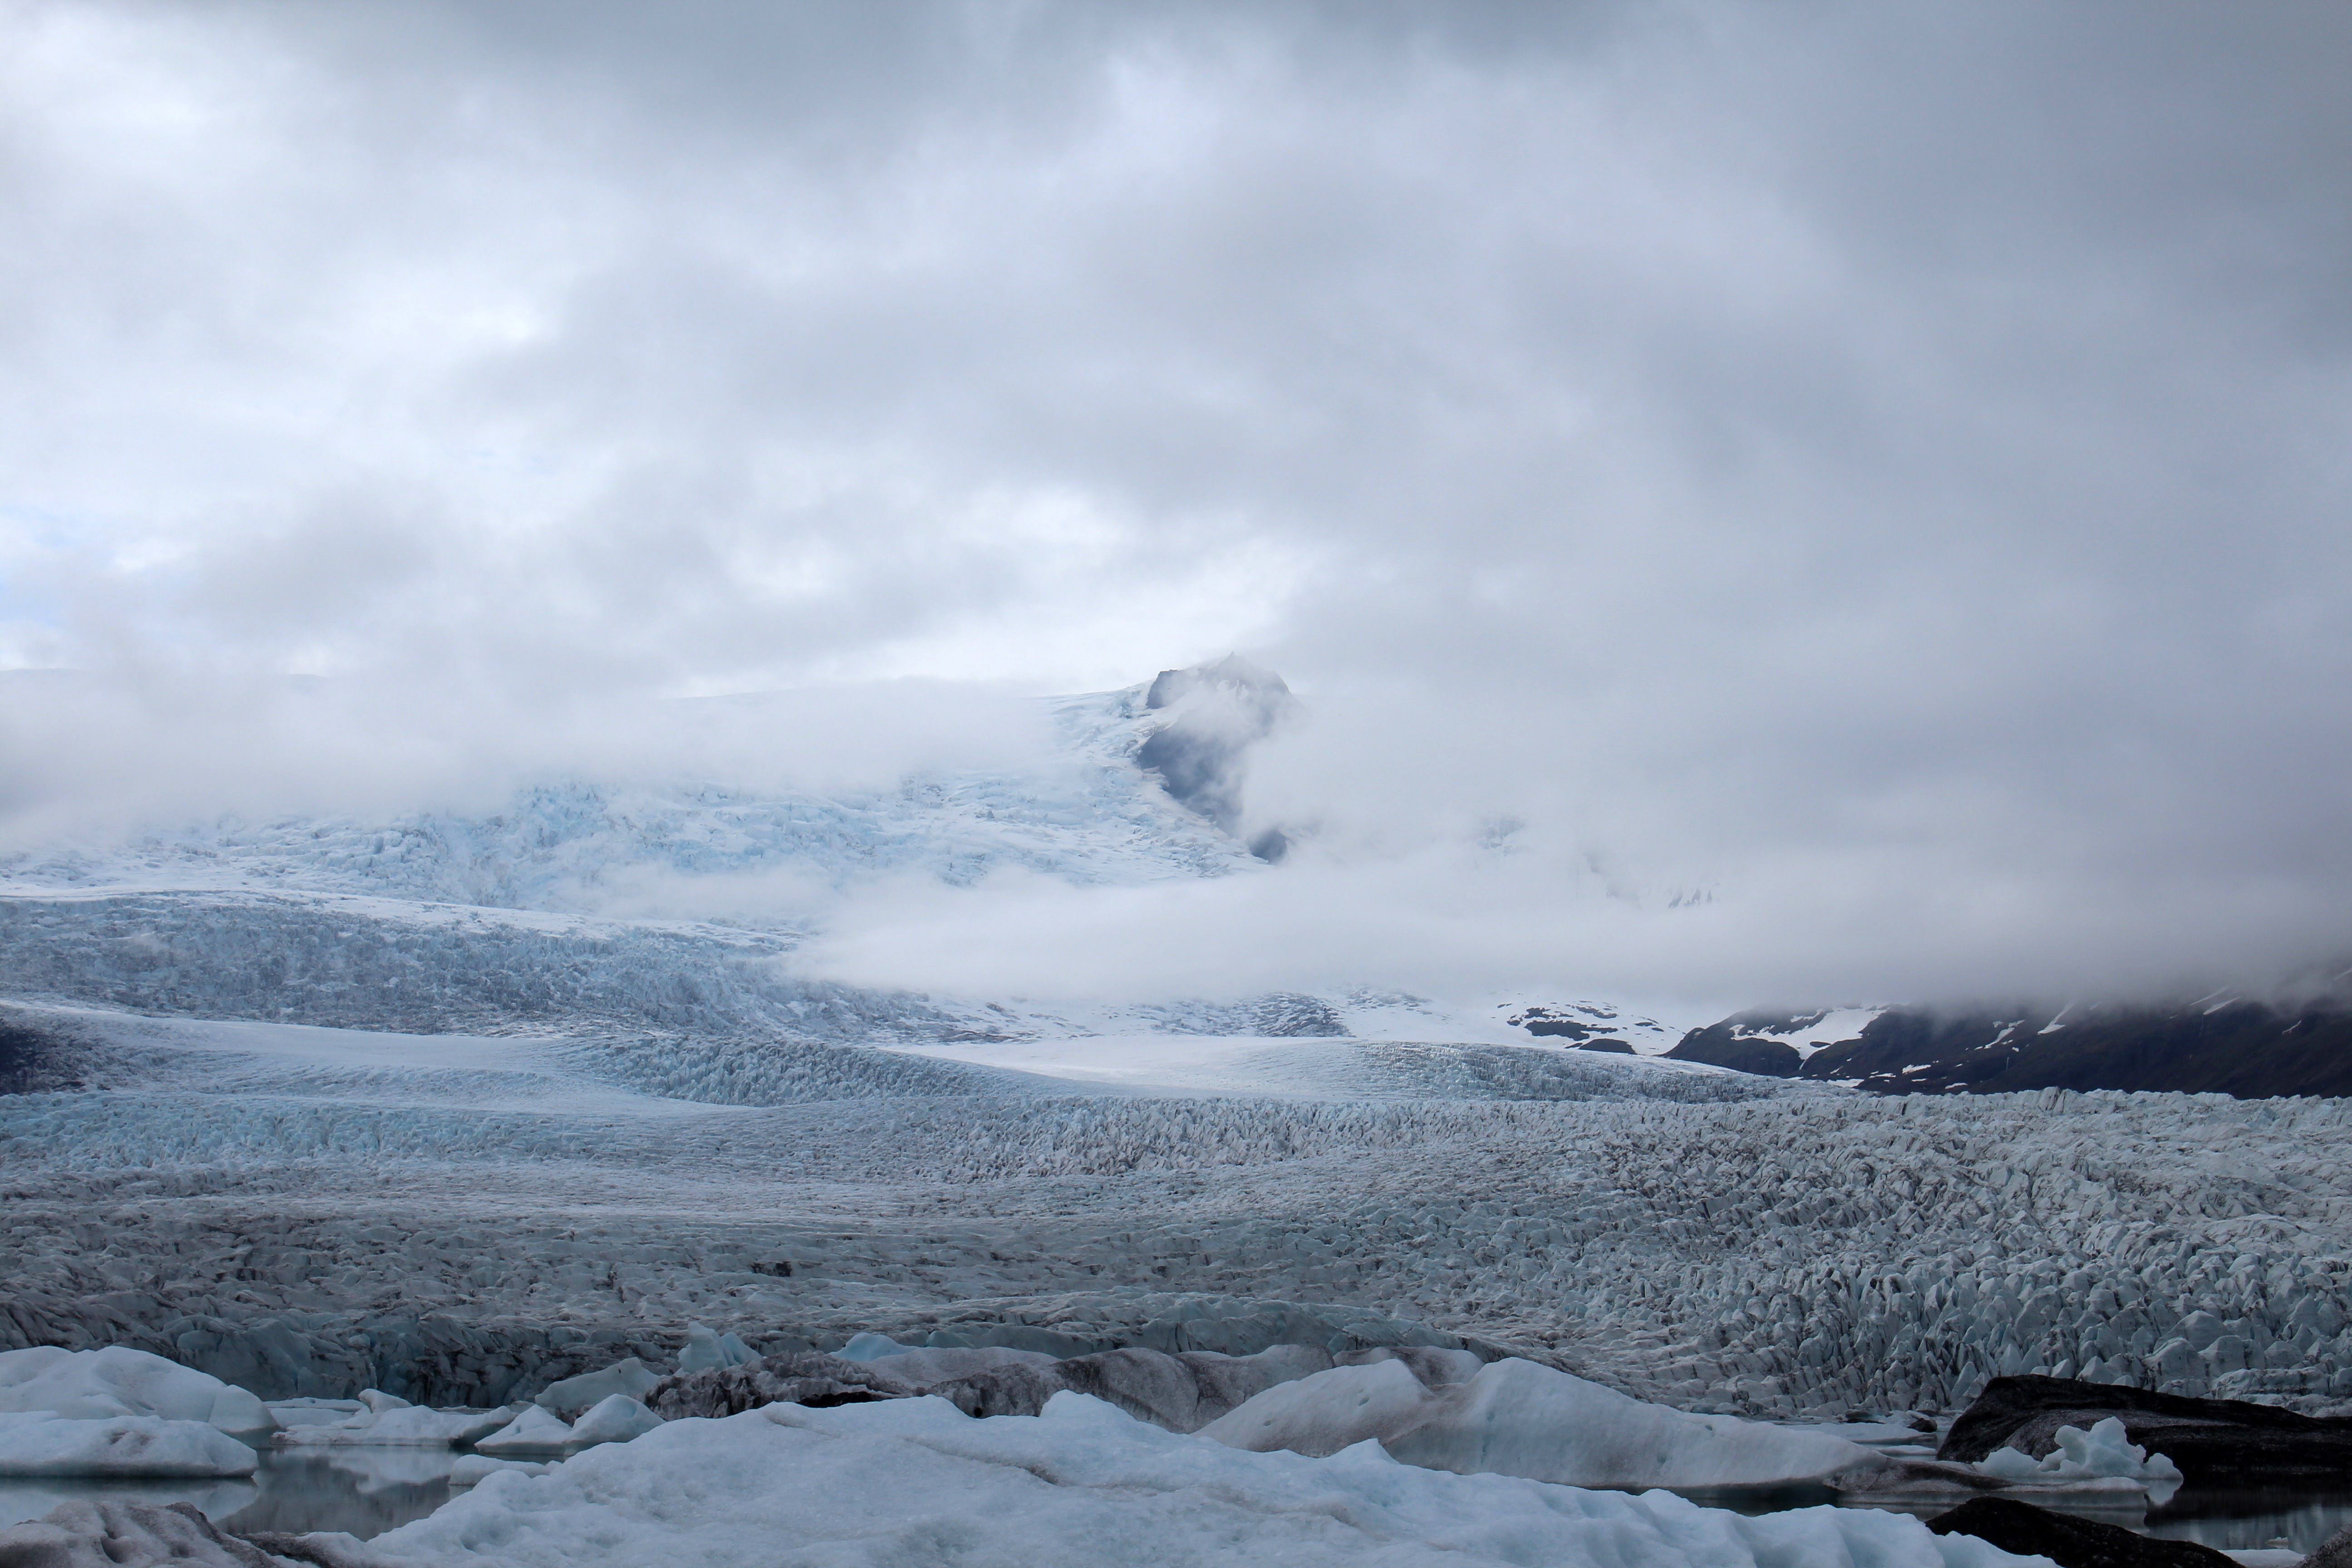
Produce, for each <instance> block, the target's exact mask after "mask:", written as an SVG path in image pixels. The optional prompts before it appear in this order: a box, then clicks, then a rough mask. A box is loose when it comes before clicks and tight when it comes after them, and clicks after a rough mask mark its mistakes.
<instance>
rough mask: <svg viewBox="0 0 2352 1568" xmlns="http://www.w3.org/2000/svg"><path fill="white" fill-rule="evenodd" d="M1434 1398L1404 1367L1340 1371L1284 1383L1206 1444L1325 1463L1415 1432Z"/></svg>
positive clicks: (1210, 1431) (1233, 1415)
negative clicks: (1284, 1452)
mask: <svg viewBox="0 0 2352 1568" xmlns="http://www.w3.org/2000/svg"><path fill="white" fill-rule="evenodd" d="M1428 1406H1429V1390H1428V1389H1426V1388H1424V1387H1423V1386H1422V1382H1421V1379H1419V1378H1417V1377H1415V1376H1413V1375H1412V1370H1411V1369H1410V1368H1408V1367H1407V1366H1406V1365H1405V1364H1404V1363H1402V1362H1401V1361H1380V1362H1373V1363H1370V1365H1367V1366H1336V1367H1333V1368H1332V1369H1331V1370H1330V1371H1328V1372H1318V1373H1313V1374H1312V1375H1310V1376H1307V1377H1302V1378H1300V1379H1298V1380H1297V1382H1295V1383H1278V1384H1275V1385H1274V1386H1273V1387H1272V1388H1269V1389H1267V1390H1266V1391H1265V1393H1263V1394H1255V1395H1253V1396H1252V1397H1250V1398H1249V1399H1247V1400H1244V1402H1243V1403H1242V1404H1241V1405H1237V1406H1236V1407H1234V1409H1233V1410H1231V1411H1229V1412H1228V1413H1226V1414H1225V1415H1221V1416H1219V1417H1218V1418H1217V1419H1216V1420H1214V1421H1212V1422H1210V1423H1209V1424H1208V1425H1207V1426H1203V1427H1202V1428H1201V1436H1203V1437H1213V1438H1215V1439H1216V1440H1217V1441H1218V1442H1220V1443H1223V1444H1226V1445H1228V1446H1229V1447H1235V1448H1247V1449H1249V1450H1250V1451H1252V1452H1253V1453H1259V1454H1264V1453H1270V1452H1272V1451H1273V1450H1275V1449H1276V1448H1286V1449H1288V1450H1289V1451H1290V1452H1292V1453H1294V1454H1312V1455H1315V1456H1317V1457H1318V1458H1319V1457H1320V1456H1322V1455H1325V1454H1336V1453H1338V1452H1339V1450H1340V1449H1342V1448H1352V1447H1355V1446H1356V1445H1357V1444H1359V1443H1361V1442H1364V1441H1366V1440H1367V1439H1375V1440H1376V1439H1379V1438H1381V1437H1387V1436H1394V1435H1395V1434H1397V1433H1399V1432H1402V1431H1404V1430H1406V1429H1407V1428H1409V1427H1411V1426H1414V1425H1416V1424H1417V1423H1418V1422H1419V1421H1420V1419H1421V1417H1422V1416H1423V1414H1424V1413H1425V1412H1426V1411H1427V1409H1428Z"/></svg>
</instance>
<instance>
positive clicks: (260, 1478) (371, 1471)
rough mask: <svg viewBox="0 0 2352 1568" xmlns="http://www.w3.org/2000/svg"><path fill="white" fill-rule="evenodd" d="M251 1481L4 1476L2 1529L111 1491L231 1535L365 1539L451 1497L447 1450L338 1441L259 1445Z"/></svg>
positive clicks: (451, 1461) (452, 1460)
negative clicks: (185, 1511)
mask: <svg viewBox="0 0 2352 1568" xmlns="http://www.w3.org/2000/svg"><path fill="white" fill-rule="evenodd" d="M260 1455H261V1468H259V1469H258V1470H257V1471H256V1472H255V1473H254V1476H253V1479H251V1480H249V1481H247V1480H228V1481H223V1480H186V1481H96V1480H92V1481H72V1480H39V1481H22V1480H8V1481H0V1528H5V1527H6V1526H8V1525H11V1524H17V1523H21V1522H22V1521H25V1520H28V1519H38V1518H40V1517H41V1516H42V1515H43V1514H45V1513H47V1512H48V1511H49V1510H51V1509H53V1508H56V1507H57V1506H58V1504H59V1503H63V1502H71V1501H74V1500H79V1499H88V1498H109V1499H116V1500H121V1501H126V1502H148V1503H174V1502H192V1503H194V1504H195V1505H196V1507H197V1508H199V1509H200V1510H203V1511H204V1514H205V1518H207V1519H209V1520H211V1521H213V1522H214V1523H215V1524H217V1525H219V1526H220V1527H221V1528H222V1529H224V1530H226V1531H232V1532H236V1533H242V1532H245V1531H256V1530H285V1531H307V1530H343V1531H350V1532H351V1533H352V1534H353V1535H356V1536H358V1537H359V1538H360V1539H362V1541H364V1540H366V1539H367V1538H369V1537H370V1536H373V1535H380V1534H382V1533H383V1531H387V1530H391V1529H394V1528H395V1527H397V1526H399V1525H403V1524H406V1523H407V1522H408V1521H411V1520H415V1519H423V1518H424V1517H425V1515H426V1514H428V1513H431V1512H432V1511H433V1510H435V1509H436V1508H439V1507H440V1506H441V1505H442V1504H443V1503H445V1502H447V1501H448V1500H449V1470H450V1468H451V1467H452V1466H454V1465H455V1464H457V1458H458V1456H457V1453H456V1452H455V1451H454V1450H452V1449H448V1448H424V1447H338V1448H336V1449H335V1450H333V1451H331V1452H327V1453H321V1452H320V1451H319V1450H317V1449H311V1450H310V1451H308V1452H302V1451H289V1450H286V1449H282V1448H263V1449H261V1450H260Z"/></svg>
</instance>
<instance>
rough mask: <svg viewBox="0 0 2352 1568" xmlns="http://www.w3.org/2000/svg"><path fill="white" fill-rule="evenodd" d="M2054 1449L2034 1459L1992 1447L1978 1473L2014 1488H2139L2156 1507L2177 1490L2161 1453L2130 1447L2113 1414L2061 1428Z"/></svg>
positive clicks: (2176, 1472) (2175, 1470)
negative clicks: (2118, 1485)
mask: <svg viewBox="0 0 2352 1568" xmlns="http://www.w3.org/2000/svg"><path fill="white" fill-rule="evenodd" d="M2056 1436H2057V1439H2058V1446H2057V1447H2055V1448H2053V1449H2052V1450H2051V1451H2050V1452H2049V1453H2048V1454H2046V1455H2044V1456H2043V1457H2042V1458H2039V1459H2037V1458H2033V1457H2032V1455H2031V1454H2027V1453H2024V1452H2022V1451H2021V1450H2019V1449H2016V1448H1996V1449H1995V1450H1993V1452H1991V1453H1990V1454H1988V1455H1987V1456H1985V1457H1984V1458H1981V1459H1979V1460H1978V1461H1977V1465H1976V1468H1977V1469H1978V1471H1979V1473H1980V1474H1983V1475H1988V1476H1990V1477H1993V1478H1994V1479H1998V1480H2004V1481H2009V1482H2011V1483H2013V1484H2016V1485H2021V1486H2029V1487H2039V1488H2054V1487H2064V1488H2069V1489H2081V1488H2086V1487H2088V1488H2095V1487H2097V1486H2099V1485H2100V1483H2102V1482H2106V1483H2117V1482H2119V1483H2122V1484H2124V1485H2126V1486H2129V1487H2132V1488H2134V1489H2142V1488H2144V1489H2146V1490H2147V1500H2148V1501H2150V1502H2152V1503H2154V1504H2155V1505H2156V1506H2157V1507H2158V1508H2162V1507H2163V1506H2164V1505H2165V1504H2166V1503H2168V1502H2170V1501H2171V1500H2172V1494H2173V1493H2175V1492H2177V1491H2179V1489H2180V1481H2181V1476H2180V1468H2179V1466H2177V1465H2175V1464H2174V1463H2173V1462H2172V1461H2171V1460H2170V1459H2168V1458H2166V1457H2165V1456H2164V1455H2162V1454H2150V1453H2149V1452H2148V1451H2147V1449H2145V1448H2143V1447H2140V1446H2139V1445H2138V1444H2137V1443H2134V1442H2133V1441H2132V1440H2131V1439H2130V1437H2129V1436H2127V1435H2126V1432H2125V1430H2124V1424H2123V1421H2122V1419H2121V1417H2119V1416H2114V1415H2110V1416H2108V1417H2107V1418H2106V1419H2105V1420H2104V1421H2097V1422H2094V1423H2092V1426H2091V1428H2090V1430H2089V1431H2087V1432H2086V1431H2084V1429H2083V1428H2082V1427H2080V1426H2061V1427H2059V1428H2058V1431H2057V1433H2056Z"/></svg>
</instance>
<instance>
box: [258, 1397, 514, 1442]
mask: <svg viewBox="0 0 2352 1568" xmlns="http://www.w3.org/2000/svg"><path fill="white" fill-rule="evenodd" d="M514 1414H515V1413H514V1412H513V1411H512V1410H430V1409H427V1408H425V1406H423V1405H409V1404H406V1403H403V1404H401V1405H396V1406H392V1407H388V1408H386V1409H385V1410H383V1412H382V1413H381V1414H379V1413H377V1412H375V1411H373V1410H362V1411H360V1412H359V1413H358V1414H356V1415H349V1416H346V1417H345V1418H344V1419H342V1420H341V1421H338V1422H334V1423H332V1424H331V1425H318V1424H309V1425H303V1426H295V1427H292V1428H290V1429H289V1430H287V1431H284V1432H280V1433H279V1434H278V1445H279V1447H298V1448H302V1447H321V1446H326V1447H333V1446H336V1445H350V1444H377V1445H383V1446H387V1447H431V1448H447V1447H455V1446H456V1445H457V1444H459V1443H470V1442H473V1441H474V1440H475V1439H476V1438H478V1437H487V1436H489V1435H490V1434H491V1433H493V1432H496V1431H498V1430H499V1428H500V1427H502V1426H506V1425H507V1424H508V1422H509V1421H510V1420H512V1419H513V1417H514Z"/></svg>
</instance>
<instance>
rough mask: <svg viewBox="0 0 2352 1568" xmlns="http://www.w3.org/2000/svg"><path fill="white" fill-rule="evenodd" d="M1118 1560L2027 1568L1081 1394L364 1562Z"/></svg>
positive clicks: (601, 1453)
mask: <svg viewBox="0 0 2352 1568" xmlns="http://www.w3.org/2000/svg"><path fill="white" fill-rule="evenodd" d="M1107 1542H1118V1543H1132V1549H1131V1550H1130V1551H1129V1552H1121V1553H1116V1554H1118V1555H1119V1556H1120V1557H1121V1560H1129V1559H1131V1560H1133V1561H1136V1562H1141V1561H1144V1560H1146V1559H1147V1558H1149V1560H1150V1561H1152V1562H1155V1563H1169V1564H1178V1563H1182V1564H1190V1565H1200V1568H1208V1565H1212V1564H1218V1565H1223V1564H1230V1565H1233V1568H1244V1565H1255V1564H1260V1563H1275V1562H1279V1563H1284V1564H1286V1565H1287V1568H1418V1565H1420V1564H1424V1563H1433V1562H1440V1561H1443V1562H1445V1563H1454V1564H1459V1565H1460V1568H1498V1565H1500V1564H1503V1563H1511V1564H1516V1565H1518V1568H1699V1565H1701V1564H1704V1565H1706V1568H1756V1565H1757V1564H1759V1563H1774V1564H1786V1563H1848V1564H1852V1565H1853V1568H2024V1565H2025V1564H2027V1563H2031V1562H2032V1561H2035V1560H2032V1559H2021V1558H2017V1557H2013V1556H2011V1555H2010V1554H2008V1553H2005V1552H2000V1550H1999V1549H1997V1548H1995V1547H1993V1546H1991V1545H1990V1544H1989V1543H1988V1542H1982V1541H1979V1540H1977V1539H1975V1538H1974V1537H1969V1536H1952V1537H1937V1536H1935V1535H1933V1534H1931V1533H1930V1532H1929V1531H1928V1530H1927V1526H1926V1525H1925V1524H1923V1523H1921V1522H1920V1521H1918V1520H1916V1519H1914V1518H1911V1517H1909V1516H1907V1515H1903V1514H1897V1513H1893V1512H1885V1511H1880V1510H1869V1509H1831V1508H1812V1509H1799V1510H1791V1511H1788V1512H1783V1513H1776V1514H1769V1515H1766V1516H1763V1517H1760V1518H1745V1517H1742V1516H1740V1515H1738V1514H1734V1513H1731V1512H1728V1511H1727V1510H1714V1509H1704V1508H1700V1507H1698V1506H1697V1505H1696V1504H1694V1503H1690V1502H1687V1501H1685V1500H1683V1499H1680V1498H1677V1497H1675V1496H1673V1495H1671V1494H1669V1493H1664V1492H1653V1493H1649V1494H1645V1495H1643V1496H1627V1495H1622V1494H1619V1493H1613V1492H1592V1491H1582V1490H1578V1489H1573V1488H1569V1487H1560V1486H1551V1485H1547V1484H1544V1483H1541V1482H1537V1481H1530V1480H1524V1479H1517V1478H1513V1477H1507V1476H1496V1475H1476V1476H1460V1475H1447V1474H1444V1473H1442V1472H1438V1471H1433V1470H1425V1469H1417V1468H1412V1467H1409V1466H1403V1465H1399V1464H1396V1463H1394V1462H1392V1461H1391V1460H1390V1459H1389V1458H1387V1457H1386V1456H1385V1455H1383V1454H1382V1453H1381V1451H1380V1449H1379V1448H1378V1447H1375V1446H1372V1445H1369V1444H1365V1445H1360V1446H1358V1447H1353V1448H1349V1449H1347V1450H1345V1451H1343V1452H1341V1453H1339V1454H1337V1455H1334V1456H1331V1457H1329V1458H1306V1457H1303V1456H1300V1455H1297V1454H1287V1453H1266V1454H1258V1453H1248V1452H1244V1451H1242V1450H1238V1449H1234V1448H1230V1447H1225V1446H1223V1445H1222V1444H1218V1443H1213V1442H1208V1441H1204V1440H1203V1439H1202V1438H1200V1437H1197V1436H1180V1435H1178V1434H1175V1433H1171V1432H1168V1431H1164V1430H1161V1429H1160V1428H1158V1427H1155V1426H1150V1425H1148V1424H1146V1423H1143V1422H1139V1421H1136V1420H1133V1419H1130V1418H1129V1417H1128V1416H1126V1415H1121V1414H1120V1413H1119V1412H1118V1410H1116V1409H1114V1408H1112V1407H1111V1406H1110V1405H1106V1404H1104V1403H1103V1402H1101V1401H1099V1400H1096V1399H1091V1398H1088V1397H1087V1396H1085V1395H1083V1394H1069V1393H1064V1394H1056V1395H1055V1397H1054V1399H1053V1400H1052V1401H1051V1402H1050V1403H1049V1405H1047V1407H1046V1409H1045V1414H1044V1415H1040V1416H1003V1417H999V1418H996V1419H992V1420H986V1421H974V1420H971V1419H969V1418H967V1417H966V1416H964V1415H961V1414H960V1413H959V1412H957V1411H956V1410H955V1408H954V1407H953V1406H952V1405H949V1404H948V1403H947V1402H946V1401H945V1400H941V1399H933V1398H916V1399H898V1400H885V1401H881V1402H877V1403H873V1404H863V1405H841V1406H836V1407H833V1408H828V1409H816V1408H811V1407H808V1406H804V1405H769V1406H766V1407H763V1408H761V1409H760V1410H756V1411H751V1412H747V1413H745V1414H742V1415H733V1416H729V1417H727V1418H725V1419H721V1420H704V1419H687V1420H679V1421H671V1422H667V1423H666V1424H664V1425H663V1426H661V1427H659V1428H657V1429H656V1430H655V1431H652V1432H649V1433H647V1434H646V1435H645V1436H642V1437H640V1438H638V1439H637V1440H636V1441H635V1442H633V1443H628V1444H625V1445H611V1446H607V1447H601V1448H595V1449H592V1450H590V1451H589V1452H588V1453H585V1454H583V1455H580V1456H578V1457H576V1458H572V1459H570V1460H568V1461H566V1462H565V1463H564V1464H562V1465H561V1466H558V1467H555V1468H551V1469H550V1470H549V1471H547V1473H545V1474H543V1475H540V1476H535V1477H531V1476H521V1475H506V1476H499V1477H496V1478H494V1479H493V1480H492V1482H491V1483H490V1484H487V1485H483V1486H479V1487H477V1488H475V1489H473V1490H471V1491H470V1492H467V1493H466V1494H465V1495H463V1496H460V1497H458V1498H456V1499H453V1500H451V1501H450V1502H449V1503H447V1504H446V1505H445V1506H444V1507H443V1508H441V1509H440V1510H438V1511H436V1512H435V1513H434V1514H433V1515H432V1516H431V1517H429V1518H427V1519H423V1520H419V1521H415V1522H414V1523H411V1524H407V1525H404V1526H402V1527H400V1528H399V1529H397V1530H393V1531H386V1532H385V1533H383V1534H382V1535H379V1536H377V1537H375V1538H374V1539H373V1541H371V1542H368V1549H369V1550H370V1551H371V1552H373V1553H375V1554H376V1555H378V1556H379V1557H381V1558H382V1559H383V1560H384V1561H386V1562H387V1563H393V1564H396V1565H400V1568H458V1565H460V1564H464V1565H467V1568H487V1565H488V1564H489V1563H498V1564H499V1565H500V1568H558V1565H559V1564H560V1565H561V1568H638V1565H641V1564H644V1563H698V1564H702V1565H704V1568H737V1565H740V1568H753V1565H755V1564H759V1563H772V1562H774V1561H776V1560H777V1554H778V1552H779V1551H780V1550H781V1551H785V1552H789V1553H790V1554H792V1555H793V1556H794V1557H795V1559H796V1560H799V1559H805V1560H807V1561H809V1562H813V1563H814V1562H818V1561H823V1562H827V1563H831V1562H835V1561H839V1562H844V1563H846V1562H850V1561H856V1562H858V1563H901V1562H906V1563H914V1562H941V1561H948V1560H953V1561H956V1562H970V1563H979V1562H989V1563H997V1562H1005V1563H1027V1564H1034V1565H1035V1568H1078V1565H1080V1564H1085V1565H1087V1568H1092V1565H1094V1564H1097V1563H1102V1562H1104V1561H1105V1560H1106V1555H1107V1553H1106V1543H1107Z"/></svg>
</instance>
